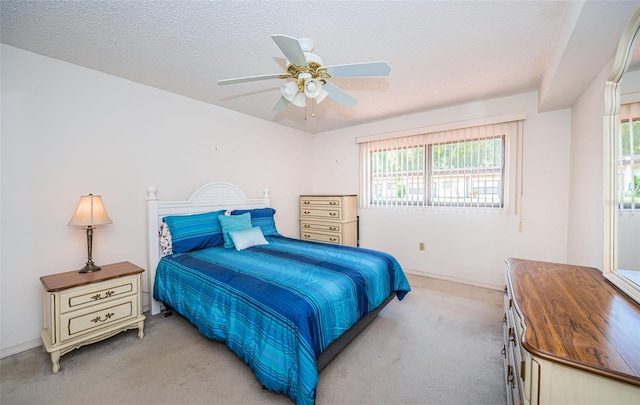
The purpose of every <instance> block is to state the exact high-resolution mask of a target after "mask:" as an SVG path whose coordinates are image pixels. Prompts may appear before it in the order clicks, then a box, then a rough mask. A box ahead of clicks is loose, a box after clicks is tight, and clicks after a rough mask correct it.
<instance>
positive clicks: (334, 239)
mask: <svg viewBox="0 0 640 405" xmlns="http://www.w3.org/2000/svg"><path fill="white" fill-rule="evenodd" d="M329 240H330V241H331V242H337V241H338V239H336V238H329Z"/></svg>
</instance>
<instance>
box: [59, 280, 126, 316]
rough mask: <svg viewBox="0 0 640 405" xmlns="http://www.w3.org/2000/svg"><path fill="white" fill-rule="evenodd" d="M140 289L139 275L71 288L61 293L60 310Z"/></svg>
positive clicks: (88, 305)
mask: <svg viewBox="0 0 640 405" xmlns="http://www.w3.org/2000/svg"><path fill="white" fill-rule="evenodd" d="M137 291H138V277H136V276H128V277H120V278H117V279H114V280H109V281H105V282H102V283H100V284H99V285H96V284H93V285H87V286H80V287H75V288H72V289H69V290H68V291H65V292H63V293H61V294H60V312H61V313H65V312H69V311H71V310H76V309H81V308H86V307H90V306H92V305H94V304H100V303H102V302H109V301H113V300H116V299H118V298H121V297H124V296H126V295H131V294H135V293H137Z"/></svg>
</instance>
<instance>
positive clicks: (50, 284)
mask: <svg viewBox="0 0 640 405" xmlns="http://www.w3.org/2000/svg"><path fill="white" fill-rule="evenodd" d="M142 272H144V269H142V268H140V267H138V266H136V265H134V264H132V263H129V262H120V263H114V264H107V265H104V266H102V270H100V271H96V272H93V273H79V272H78V271H77V270H76V271H69V272H66V273H59V274H51V275H48V276H43V277H40V281H41V282H42V285H43V287H44V292H43V302H44V327H43V328H42V332H41V336H42V343H43V344H44V349H45V350H46V351H47V352H48V353H51V363H52V364H53V366H52V368H51V371H52V372H53V373H57V372H58V371H60V356H62V355H64V354H65V353H68V352H70V351H72V350H74V349H77V348H79V347H81V346H84V345H88V344H91V343H95V342H99V341H101V340H104V339H106V338H108V337H111V336H113V335H115V334H117V333H120V332H123V331H125V330H128V329H135V328H137V329H138V339H142V337H143V336H144V319H145V317H144V315H142V280H141V277H142Z"/></svg>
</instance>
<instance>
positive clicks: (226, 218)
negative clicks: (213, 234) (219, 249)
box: [218, 212, 251, 248]
mask: <svg viewBox="0 0 640 405" xmlns="http://www.w3.org/2000/svg"><path fill="white" fill-rule="evenodd" d="M218 220H219V221H220V226H221V227H222V236H223V238H224V247H226V248H232V247H233V239H231V237H230V236H229V232H231V231H241V230H243V229H249V228H251V215H250V214H249V213H248V212H247V213H246V214H242V215H218Z"/></svg>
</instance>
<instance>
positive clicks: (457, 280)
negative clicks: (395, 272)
mask: <svg viewBox="0 0 640 405" xmlns="http://www.w3.org/2000/svg"><path fill="white" fill-rule="evenodd" d="M405 273H407V274H413V275H414V276H422V277H430V278H437V279H438V280H445V281H451V282H453V283H460V284H467V285H472V286H474V287H482V288H487V289H489V290H496V291H502V290H504V285H496V284H486V283H479V282H477V281H473V280H466V279H463V278H457V277H449V276H444V275H442V274H434V273H429V272H426V271H421V270H413V269H405Z"/></svg>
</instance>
